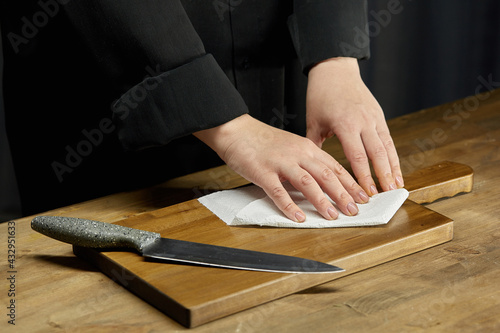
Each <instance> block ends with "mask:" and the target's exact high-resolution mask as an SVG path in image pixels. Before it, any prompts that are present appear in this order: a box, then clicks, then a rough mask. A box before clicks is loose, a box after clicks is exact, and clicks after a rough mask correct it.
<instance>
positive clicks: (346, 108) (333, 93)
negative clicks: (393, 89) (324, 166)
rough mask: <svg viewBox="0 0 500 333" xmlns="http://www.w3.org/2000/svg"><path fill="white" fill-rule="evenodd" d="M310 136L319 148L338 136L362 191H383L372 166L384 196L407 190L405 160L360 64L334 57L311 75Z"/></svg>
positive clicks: (308, 110)
mask: <svg viewBox="0 0 500 333" xmlns="http://www.w3.org/2000/svg"><path fill="white" fill-rule="evenodd" d="M306 103H307V137H308V138H309V139H311V141H313V142H314V143H315V144H316V145H317V146H318V147H321V145H322V143H323V141H324V140H325V139H326V138H328V137H331V136H333V135H336V136H337V137H338V138H339V140H340V143H341V144H342V147H343V149H344V153H345V155H346V157H347V159H348V160H349V162H350V163H351V167H352V170H353V172H354V175H355V176H356V178H357V180H358V182H359V184H360V185H361V187H362V188H363V189H364V190H365V191H366V192H367V193H369V194H370V196H371V195H373V194H376V193H377V188H376V186H375V183H374V181H373V178H372V176H371V172H370V165H369V161H371V162H372V164H373V169H374V171H375V174H376V176H377V178H378V180H379V183H380V186H381V187H382V189H383V190H384V191H387V190H391V189H396V188H397V187H403V186H404V183H403V176H402V173H401V169H400V166H399V158H398V155H397V152H396V148H395V147H394V142H393V141H392V138H391V135H390V133H389V129H388V128H387V124H386V122H385V118H384V113H383V111H382V108H381V107H380V105H379V104H378V102H377V101H376V100H375V98H374V97H373V95H372V94H371V93H370V91H369V90H368V88H367V87H366V86H365V84H364V83H363V81H362V79H361V75H360V73H359V67H358V63H357V59H354V58H332V59H330V60H326V61H324V62H321V63H319V64H317V65H316V66H314V67H313V68H312V69H311V70H310V71H309V80H308V87H307V101H306Z"/></svg>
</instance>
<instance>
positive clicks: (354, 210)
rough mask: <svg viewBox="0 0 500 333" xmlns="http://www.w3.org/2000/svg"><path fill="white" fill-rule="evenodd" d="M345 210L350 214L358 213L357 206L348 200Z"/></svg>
mask: <svg viewBox="0 0 500 333" xmlns="http://www.w3.org/2000/svg"><path fill="white" fill-rule="evenodd" d="M347 210H348V211H349V213H350V214H351V215H356V214H357V213H358V207H356V205H355V204H354V202H349V203H348V204H347Z"/></svg>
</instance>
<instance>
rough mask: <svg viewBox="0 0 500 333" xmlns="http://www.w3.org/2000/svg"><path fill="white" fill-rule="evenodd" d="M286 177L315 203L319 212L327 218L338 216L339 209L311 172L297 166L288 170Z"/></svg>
mask: <svg viewBox="0 0 500 333" xmlns="http://www.w3.org/2000/svg"><path fill="white" fill-rule="evenodd" d="M286 177H287V179H288V181H289V182H290V183H291V184H292V185H293V187H295V188H296V189H297V190H298V191H300V192H302V194H304V196H305V197H306V199H307V200H308V201H309V202H310V203H312V204H313V206H314V207H315V208H316V210H317V211H318V213H320V214H321V215H322V216H323V217H324V218H325V219H327V220H332V219H336V218H337V217H338V215H339V214H338V212H337V210H336V209H335V207H334V206H333V204H332V203H331V202H330V200H328V198H327V197H326V196H325V193H324V192H323V190H322V189H321V187H320V186H319V185H318V183H317V181H316V179H315V178H314V177H313V176H312V175H311V174H310V173H309V172H307V171H306V170H305V169H303V168H301V167H299V166H297V167H296V168H293V169H289V170H287V176H286ZM338 185H340V183H339V184H338ZM340 186H341V185H340Z"/></svg>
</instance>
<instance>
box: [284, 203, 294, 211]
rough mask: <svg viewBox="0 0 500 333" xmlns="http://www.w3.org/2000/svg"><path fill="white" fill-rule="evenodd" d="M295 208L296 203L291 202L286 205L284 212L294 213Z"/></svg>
mask: <svg viewBox="0 0 500 333" xmlns="http://www.w3.org/2000/svg"><path fill="white" fill-rule="evenodd" d="M294 207H295V205H294V203H293V202H289V203H288V204H286V205H285V206H284V207H283V210H284V211H285V212H291V211H293V210H294Z"/></svg>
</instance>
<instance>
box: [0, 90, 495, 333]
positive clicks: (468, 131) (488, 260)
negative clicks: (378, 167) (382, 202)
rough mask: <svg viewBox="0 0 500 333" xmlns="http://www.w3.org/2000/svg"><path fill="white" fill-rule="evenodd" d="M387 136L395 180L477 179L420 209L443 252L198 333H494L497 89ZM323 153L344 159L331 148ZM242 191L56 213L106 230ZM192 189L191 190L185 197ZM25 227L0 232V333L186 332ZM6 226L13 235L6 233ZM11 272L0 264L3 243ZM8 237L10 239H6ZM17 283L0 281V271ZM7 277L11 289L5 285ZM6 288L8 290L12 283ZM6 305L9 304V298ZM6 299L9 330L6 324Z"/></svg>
mask: <svg viewBox="0 0 500 333" xmlns="http://www.w3.org/2000/svg"><path fill="white" fill-rule="evenodd" d="M389 127H390V129H391V133H392V135H393V138H394V140H395V143H396V145H397V148H398V152H399V154H400V158H401V163H402V168H403V172H404V173H405V174H409V173H410V172H412V171H415V170H417V169H419V168H422V167H425V166H428V165H432V164H435V163H439V162H441V161H443V160H450V161H455V162H459V163H463V164H467V165H469V166H471V167H472V168H473V169H474V172H475V174H474V188H473V191H472V193H468V194H463V195H458V196H456V197H453V198H449V199H443V200H438V201H437V202H434V203H432V204H429V205H427V207H429V208H431V209H433V210H435V211H437V212H439V213H441V214H443V215H446V216H448V217H450V218H451V219H453V220H454V221H455V224H454V239H453V241H451V242H448V243H445V244H442V245H439V246H436V247H433V248H431V249H428V250H425V251H422V252H419V253H415V254H412V255H410V256H407V257H403V258H400V259H397V260H394V261H391V262H388V263H385V264H382V265H379V266H376V267H374V268H370V269H367V270H365V271H361V272H358V273H355V274H352V275H349V276H346V277H343V278H340V279H337V280H334V281H332V282H330V283H327V284H323V285H320V286H317V287H314V288H311V289H308V290H306V291H303V292H300V293H297V294H293V295H290V296H287V297H284V298H281V299H279V300H276V301H273V302H270V303H267V304H264V305H261V306H258V307H255V308H252V309H249V310H246V311H243V312H240V313H237V314H235V315H232V316H229V317H226V318H222V319H219V320H217V321H214V322H212V323H208V324H205V325H202V326H200V327H197V328H194V329H192V331H195V332H305V331H308V332H333V331H338V332H367V331H370V332H374V331H377V332H378V331H380V332H422V331H423V330H425V331H428V330H433V331H446V332H492V331H495V329H496V330H499V329H500V288H499V285H500V218H499V216H500V212H499V211H500V203H499V201H500V191H499V190H498V188H497V186H499V187H500V141H499V140H500V90H496V91H494V92H488V93H485V94H482V95H478V96H471V97H468V98H465V99H463V100H460V101H455V102H452V103H449V104H446V105H442V106H439V107H435V108H430V109H426V110H422V111H419V112H415V113H412V114H409V115H405V116H402V117H399V118H395V119H392V120H390V121H389ZM325 150H327V151H328V152H330V153H332V154H333V155H334V156H336V157H337V158H339V160H340V161H341V162H342V163H343V164H344V165H347V163H346V160H345V159H342V158H341V156H343V153H342V151H341V147H340V146H339V144H338V142H336V141H335V140H334V139H332V140H329V141H327V143H326V144H325ZM244 183H245V181H244V180H242V179H241V178H239V177H238V176H237V175H235V174H234V173H233V172H231V171H230V170H228V169H227V168H225V167H220V168H216V169H212V170H207V171H204V172H201V173H197V174H193V175H190V176H186V177H182V178H179V179H175V180H173V181H170V182H167V183H165V184H162V185H159V186H156V187H153V188H150V189H145V190H141V191H136V192H130V193H120V194H116V195H112V196H108V197H104V198H99V199H96V200H92V201H89V202H84V203H80V204H76V205H72V206H69V207H64V208H61V209H57V210H54V211H51V212H48V213H47V214H61V215H67V216H74V217H84V218H91V219H95V220H101V221H106V222H114V221H118V220H121V219H124V218H126V217H130V216H132V215H136V214H141V213H144V212H147V211H151V210H155V209H159V208H161V207H165V206H166V205H171V204H174V203H177V202H180V201H184V200H188V199H192V198H194V197H195V196H199V195H200V194H204V193H206V192H208V191H209V190H210V189H225V188H232V187H235V186H239V185H241V184H244ZM193 188H194V189H193ZM31 219H32V217H26V218H22V219H19V220H16V221H13V222H10V223H3V224H1V225H0V237H1V238H0V244H2V248H3V251H4V253H5V255H4V258H3V259H2V265H1V267H2V278H1V280H2V281H3V282H2V283H1V288H2V289H1V290H0V295H1V300H2V302H0V304H1V306H2V309H3V310H2V311H1V314H2V315H1V317H0V318H2V319H1V321H0V330H2V331H3V332H4V328H5V327H7V328H10V329H11V330H12V331H16V330H17V331H19V332H115V331H118V332H134V333H135V332H180V331H185V330H188V329H187V328H184V327H183V326H181V325H180V324H178V323H177V322H175V321H173V320H172V319H170V318H169V317H167V316H165V315H164V314H163V313H161V312H159V311H158V310H156V309H155V308H153V307H152V306H150V305H148V304H147V303H145V302H144V301H142V300H141V299H139V298H138V297H136V296H135V295H133V294H132V293H130V292H128V291H127V290H125V289H124V288H123V287H121V286H119V285H118V284H116V283H115V282H113V281H111V280H110V279H109V278H108V277H106V276H105V275H103V274H102V273H101V272H99V271H97V270H96V269H95V268H93V267H92V266H90V265H89V264H87V263H85V262H83V261H81V260H80V259H78V258H76V257H75V256H74V255H73V253H72V249H71V246H69V245H67V244H64V243H61V242H58V241H55V240H52V239H49V238H47V237H45V236H43V235H40V234H38V233H36V232H33V231H32V230H31V228H30V225H29V223H30V221H31ZM9 227H10V228H9ZM8 232H10V234H11V237H10V238H9V239H15V249H16V258H15V263H14V264H15V266H14V268H12V269H10V268H9V267H8V266H7V259H8V257H7V254H8V253H7V251H8V249H7V244H8V243H7V241H8V238H7V235H8ZM14 233H15V236H13V235H14ZM10 270H12V271H14V272H15V273H8V271H10ZM10 275H15V280H13V281H9V280H8V278H9V277H10ZM11 282H12V284H11ZM11 288H14V289H15V297H8V291H9V289H11ZM11 299H15V316H16V317H15V324H16V325H15V327H14V326H13V325H9V324H8V323H7V320H9V317H8V316H7V314H9V313H10V312H11V310H9V309H7V308H6V307H7V306H9V304H10V303H9V302H10V300H11Z"/></svg>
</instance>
